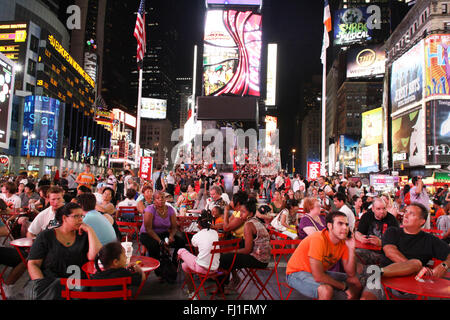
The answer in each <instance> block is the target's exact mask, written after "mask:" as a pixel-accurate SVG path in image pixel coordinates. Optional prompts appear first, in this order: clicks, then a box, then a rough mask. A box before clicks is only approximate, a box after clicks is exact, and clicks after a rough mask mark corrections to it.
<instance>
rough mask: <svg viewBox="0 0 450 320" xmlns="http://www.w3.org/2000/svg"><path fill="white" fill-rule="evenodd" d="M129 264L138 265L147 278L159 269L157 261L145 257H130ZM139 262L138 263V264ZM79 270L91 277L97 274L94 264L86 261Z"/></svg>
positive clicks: (142, 284) (140, 287) (139, 291)
mask: <svg viewBox="0 0 450 320" xmlns="http://www.w3.org/2000/svg"><path fill="white" fill-rule="evenodd" d="M130 261H131V263H136V264H138V265H139V267H141V269H142V271H143V272H144V273H145V275H146V276H147V278H148V275H149V274H150V272H151V271H153V270H155V269H158V268H159V261H158V260H156V259H153V258H150V257H146V256H131V259H130ZM138 262H139V263H138ZM81 269H82V270H83V271H84V272H86V274H87V275H88V277H89V275H91V274H95V273H96V272H97V269H96V268H95V263H94V261H88V262H86V263H85V264H84V265H83V266H82V267H81ZM144 283H145V281H142V282H141V285H140V286H139V288H138V290H137V292H136V294H135V296H134V299H136V298H137V297H138V296H139V294H140V293H141V290H142V288H143V287H144Z"/></svg>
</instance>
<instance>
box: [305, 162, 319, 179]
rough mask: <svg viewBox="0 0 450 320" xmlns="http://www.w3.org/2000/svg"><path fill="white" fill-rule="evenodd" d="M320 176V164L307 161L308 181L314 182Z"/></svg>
mask: <svg viewBox="0 0 450 320" xmlns="http://www.w3.org/2000/svg"><path fill="white" fill-rule="evenodd" d="M319 176H320V162H311V161H308V181H311V180H316V179H317V178H319Z"/></svg>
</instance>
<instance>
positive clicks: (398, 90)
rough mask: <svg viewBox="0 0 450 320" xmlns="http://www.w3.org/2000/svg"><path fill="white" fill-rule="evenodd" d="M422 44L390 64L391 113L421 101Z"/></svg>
mask: <svg viewBox="0 0 450 320" xmlns="http://www.w3.org/2000/svg"><path fill="white" fill-rule="evenodd" d="M423 69H424V42H423V40H422V41H420V42H419V43H418V44H416V45H415V46H414V47H412V48H411V49H410V50H409V51H408V52H406V53H405V54H403V55H402V56H401V57H400V58H398V60H395V61H394V63H393V64H392V72H391V102H392V113H394V112H396V111H398V110H400V109H402V108H403V107H406V106H407V105H409V104H411V103H414V102H418V101H420V100H421V99H422V91H423V72H424V70H423Z"/></svg>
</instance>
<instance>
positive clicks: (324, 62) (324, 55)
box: [320, 29, 330, 175]
mask: <svg viewBox="0 0 450 320" xmlns="http://www.w3.org/2000/svg"><path fill="white" fill-rule="evenodd" d="M324 32H327V31H326V29H325V30H324ZM324 50H325V52H324V53H322V150H321V162H322V164H321V166H320V167H321V170H320V171H321V175H324V174H325V172H326V169H325V150H326V148H325V146H326V144H325V141H326V140H325V136H326V123H327V118H326V114H327V110H326V108H327V103H326V101H327V53H326V50H327V49H326V48H325V49H324ZM328 161H329V160H328ZM328 168H330V164H329V163H328Z"/></svg>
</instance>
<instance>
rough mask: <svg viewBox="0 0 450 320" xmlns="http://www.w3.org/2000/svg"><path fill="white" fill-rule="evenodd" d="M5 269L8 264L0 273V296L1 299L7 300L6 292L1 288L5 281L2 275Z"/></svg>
mask: <svg viewBox="0 0 450 320" xmlns="http://www.w3.org/2000/svg"><path fill="white" fill-rule="evenodd" d="M6 269H8V266H6V267H5V268H4V269H3V271H2V273H0V295H1V296H2V300H8V299H7V298H6V293H5V291H4V290H3V284H4V283H5V281H4V280H3V275H4V274H5V272H6Z"/></svg>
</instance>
